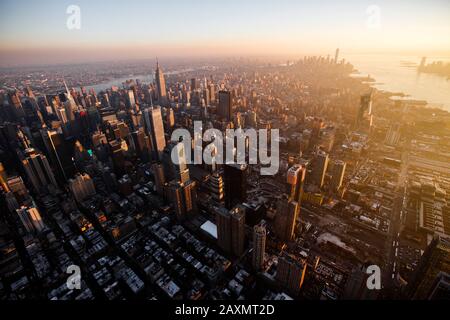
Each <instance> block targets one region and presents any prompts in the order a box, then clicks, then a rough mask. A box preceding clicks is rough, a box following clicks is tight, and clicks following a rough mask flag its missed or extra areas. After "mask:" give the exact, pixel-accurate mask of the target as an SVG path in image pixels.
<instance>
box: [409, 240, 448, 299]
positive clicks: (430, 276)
mask: <svg viewBox="0 0 450 320" xmlns="http://www.w3.org/2000/svg"><path fill="white" fill-rule="evenodd" d="M440 272H446V273H450V240H449V239H447V238H442V237H439V236H435V237H434V238H433V240H432V241H431V242H430V244H429V245H428V247H427V248H426V249H425V252H424V253H423V255H422V258H421V260H420V262H419V265H418V266H417V269H416V270H415V272H414V274H413V276H412V278H411V280H410V281H409V284H408V287H409V288H408V292H409V294H410V297H411V298H412V299H417V300H423V299H427V297H428V296H429V294H430V293H431V292H432V290H433V289H434V287H433V285H434V284H435V281H436V279H437V277H438V275H439V273H440Z"/></svg>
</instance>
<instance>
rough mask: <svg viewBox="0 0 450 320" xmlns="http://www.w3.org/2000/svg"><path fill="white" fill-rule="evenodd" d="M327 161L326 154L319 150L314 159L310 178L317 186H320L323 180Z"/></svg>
mask: <svg viewBox="0 0 450 320" xmlns="http://www.w3.org/2000/svg"><path fill="white" fill-rule="evenodd" d="M328 162H329V158H328V154H327V153H326V152H323V151H320V152H319V153H318V154H317V156H316V158H315V160H314V166H313V169H312V174H311V178H312V183H314V184H315V185H316V186H318V187H319V188H322V186H323V183H324V181H325V173H326V172H327V168H328Z"/></svg>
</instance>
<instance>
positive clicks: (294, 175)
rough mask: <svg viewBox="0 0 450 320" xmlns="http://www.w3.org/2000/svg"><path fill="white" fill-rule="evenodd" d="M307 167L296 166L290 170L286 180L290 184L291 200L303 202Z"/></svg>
mask: <svg viewBox="0 0 450 320" xmlns="http://www.w3.org/2000/svg"><path fill="white" fill-rule="evenodd" d="M305 175H306V167H305V166H302V165H301V164H296V165H294V166H292V167H291V168H289V169H288V171H287V174H286V178H287V184H288V189H289V190H288V194H289V199H291V200H294V201H297V202H298V203H300V202H301V199H302V194H303V186H304V183H305Z"/></svg>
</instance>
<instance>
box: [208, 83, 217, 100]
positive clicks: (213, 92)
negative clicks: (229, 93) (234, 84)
mask: <svg viewBox="0 0 450 320" xmlns="http://www.w3.org/2000/svg"><path fill="white" fill-rule="evenodd" d="M208 90H209V101H210V102H211V103H214V102H215V101H216V90H215V87H214V84H212V83H210V84H209V85H208Z"/></svg>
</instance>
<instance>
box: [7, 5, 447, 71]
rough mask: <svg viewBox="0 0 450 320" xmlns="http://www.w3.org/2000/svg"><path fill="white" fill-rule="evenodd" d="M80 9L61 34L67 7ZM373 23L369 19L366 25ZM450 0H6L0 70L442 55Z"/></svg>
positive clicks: (444, 46)
mask: <svg viewBox="0 0 450 320" xmlns="http://www.w3.org/2000/svg"><path fill="white" fill-rule="evenodd" d="M70 5H77V6H79V8H80V10H81V12H80V13H81V15H80V17H81V25H80V26H81V28H80V29H79V30H78V29H75V30H69V29H68V28H67V27H66V20H67V18H68V16H69V14H67V13H66V9H67V7H68V6H70ZM373 19H375V20H373ZM448 20H450V3H449V2H448V1H445V0H432V1H386V0H384V1H375V2H374V1H366V0H364V1H344V2H336V1H320V2H316V1H298V0H297V1H290V0H282V1H276V2H273V1H267V0H263V1H260V0H259V1H256V0H250V1H236V0H232V1H227V2H226V4H225V3H223V2H220V1H203V0H200V1H195V3H192V2H189V1H177V0H169V1H83V0H82V1H67V0H64V1H52V0H45V1H24V0H19V1H13V0H6V1H2V2H1V4H0V28H1V30H2V33H1V35H0V43H1V44H0V65H2V66H6V65H9V66H10V65H23V64H49V63H71V62H72V63H73V62H87V61H104V60H126V59H142V58H148V57H154V56H156V55H159V56H167V57H181V56H183V57H187V56H190V57H194V56H197V57H198V56H201V57H205V56H222V57H223V56H232V55H243V56H248V55H250V56H270V55H282V56H289V55H306V54H325V53H327V52H329V51H330V50H333V48H336V47H340V48H343V52H347V53H365V54H367V53H394V52H395V53H413V54H415V55H431V54H434V55H436V54H437V55H443V54H444V55H445V54H448V53H449V52H450V38H449V37H448V35H449V34H450V27H449V25H448V23H447V22H448Z"/></svg>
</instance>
